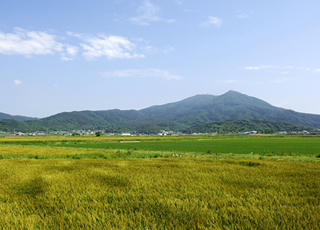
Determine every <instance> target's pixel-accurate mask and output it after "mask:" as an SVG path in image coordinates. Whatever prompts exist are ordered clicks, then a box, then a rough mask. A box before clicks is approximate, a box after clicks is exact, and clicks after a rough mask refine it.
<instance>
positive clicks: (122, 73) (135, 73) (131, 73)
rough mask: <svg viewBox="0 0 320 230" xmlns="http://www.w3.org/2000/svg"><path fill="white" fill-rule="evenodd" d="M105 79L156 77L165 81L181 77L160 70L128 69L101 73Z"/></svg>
mask: <svg viewBox="0 0 320 230" xmlns="http://www.w3.org/2000/svg"><path fill="white" fill-rule="evenodd" d="M102 75H103V76H105V77H119V78H128V77H157V78H164V79H166V80H181V79H183V78H182V77H181V76H178V75H174V74H172V73H170V72H169V71H167V70H160V69H129V70H117V71H113V72H104V73H102Z"/></svg>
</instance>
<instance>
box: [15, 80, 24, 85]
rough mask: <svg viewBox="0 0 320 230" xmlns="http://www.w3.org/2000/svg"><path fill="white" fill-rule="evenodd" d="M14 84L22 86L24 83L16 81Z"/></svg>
mask: <svg viewBox="0 0 320 230" xmlns="http://www.w3.org/2000/svg"><path fill="white" fill-rule="evenodd" d="M13 82H14V84H16V85H21V84H22V81H20V80H14V81H13Z"/></svg>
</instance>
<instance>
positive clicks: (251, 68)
mask: <svg viewBox="0 0 320 230" xmlns="http://www.w3.org/2000/svg"><path fill="white" fill-rule="evenodd" d="M271 68H277V66H273V65H260V66H246V67H244V69H245V70H260V69H271Z"/></svg>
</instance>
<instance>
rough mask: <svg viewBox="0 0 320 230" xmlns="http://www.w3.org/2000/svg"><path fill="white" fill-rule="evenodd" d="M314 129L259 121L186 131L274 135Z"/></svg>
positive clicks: (236, 121) (238, 122)
mask: <svg viewBox="0 0 320 230" xmlns="http://www.w3.org/2000/svg"><path fill="white" fill-rule="evenodd" d="M312 129H313V127H310V126H303V125H294V124H289V123H285V122H270V121H259V120H227V121H218V122H212V123H208V124H205V125H196V126H193V127H191V128H188V129H187V130H185V132H187V133H213V132H219V133H225V132H247V131H257V132H261V133H272V132H280V131H288V132H292V131H302V130H312Z"/></svg>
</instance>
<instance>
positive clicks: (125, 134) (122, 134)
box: [121, 133, 131, 136]
mask: <svg viewBox="0 0 320 230" xmlns="http://www.w3.org/2000/svg"><path fill="white" fill-rule="evenodd" d="M121 136H131V133H121Z"/></svg>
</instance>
